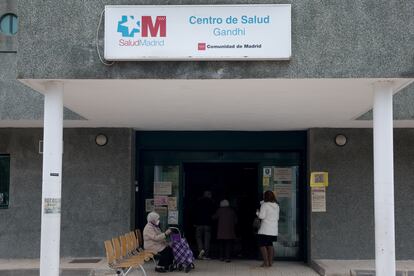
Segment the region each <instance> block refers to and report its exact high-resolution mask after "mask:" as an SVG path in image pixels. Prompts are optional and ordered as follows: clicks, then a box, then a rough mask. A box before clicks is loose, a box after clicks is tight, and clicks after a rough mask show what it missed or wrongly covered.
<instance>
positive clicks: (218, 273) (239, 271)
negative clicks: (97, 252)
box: [97, 260, 318, 276]
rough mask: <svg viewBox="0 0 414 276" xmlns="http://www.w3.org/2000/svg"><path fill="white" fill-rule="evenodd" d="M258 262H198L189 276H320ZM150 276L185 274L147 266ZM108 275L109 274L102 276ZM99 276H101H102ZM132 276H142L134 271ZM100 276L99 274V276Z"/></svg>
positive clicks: (286, 265)
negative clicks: (265, 266)
mask: <svg viewBox="0 0 414 276" xmlns="http://www.w3.org/2000/svg"><path fill="white" fill-rule="evenodd" d="M259 265H260V262H258V261H237V260H236V261H233V262H231V263H223V262H219V261H196V263H195V266H196V268H195V269H194V270H191V271H190V272H189V274H188V275H194V276H195V275H197V276H318V274H317V273H316V272H314V271H313V270H312V269H311V268H309V267H307V266H306V265H304V264H302V263H292V262H276V263H275V264H274V266H273V267H271V268H261V267H259ZM145 268H146V271H147V275H148V276H158V275H171V276H178V275H180V276H183V275H186V274H185V273H184V272H180V271H177V272H171V273H156V272H155V271H154V269H153V267H151V266H146V267H145ZM101 275H102V276H103V275H108V274H101ZM101 275H99V276H101ZM129 275H131V276H137V275H142V273H140V272H137V271H134V272H133V273H131V274H129ZM97 276H98V274H97Z"/></svg>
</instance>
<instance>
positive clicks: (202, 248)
mask: <svg viewBox="0 0 414 276" xmlns="http://www.w3.org/2000/svg"><path fill="white" fill-rule="evenodd" d="M211 198H212V194H211V192H210V191H205V192H204V194H203V197H201V198H200V199H198V201H197V203H196V206H195V208H194V210H195V213H194V226H195V235H196V240H197V247H198V258H199V259H208V257H209V254H210V252H209V251H210V240H211V224H212V216H213V214H214V211H215V206H214V203H213V200H212V199H211Z"/></svg>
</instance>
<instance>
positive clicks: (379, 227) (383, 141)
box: [374, 81, 395, 276]
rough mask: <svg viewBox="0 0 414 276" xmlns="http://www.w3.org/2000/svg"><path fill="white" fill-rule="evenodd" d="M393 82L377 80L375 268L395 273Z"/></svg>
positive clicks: (382, 274)
mask: <svg viewBox="0 0 414 276" xmlns="http://www.w3.org/2000/svg"><path fill="white" fill-rule="evenodd" d="M392 85H393V83H392V82H391V81H380V82H377V83H375V84H374V197H375V269H376V275H377V276H392V275H395V231H394V151H393V112H392V96H393V87H392Z"/></svg>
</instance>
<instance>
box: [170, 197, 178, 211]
mask: <svg viewBox="0 0 414 276" xmlns="http://www.w3.org/2000/svg"><path fill="white" fill-rule="evenodd" d="M168 210H170V211H175V210H177V198H176V197H169V198H168Z"/></svg>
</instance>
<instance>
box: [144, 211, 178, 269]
mask: <svg viewBox="0 0 414 276" xmlns="http://www.w3.org/2000/svg"><path fill="white" fill-rule="evenodd" d="M147 221H148V223H147V225H145V227H144V231H143V236H144V248H145V250H148V251H151V252H153V253H156V254H158V255H159V260H158V264H157V266H156V267H155V271H157V272H167V271H168V270H170V269H171V268H172V264H173V261H174V255H173V251H172V248H171V247H170V246H169V245H168V242H167V241H166V238H167V236H168V235H169V234H170V233H171V230H170V229H167V231H165V232H164V233H163V232H162V231H161V229H160V227H159V224H160V215H158V214H157V213H156V212H151V213H149V214H148V216H147Z"/></svg>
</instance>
